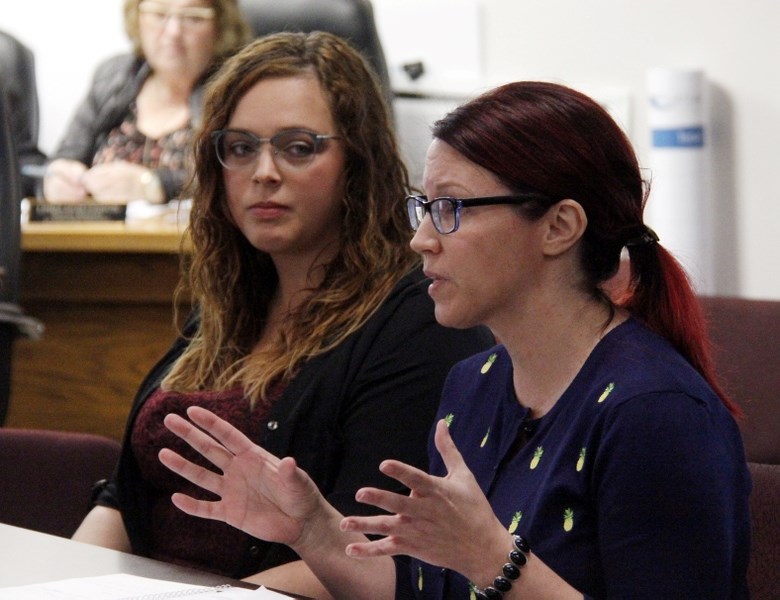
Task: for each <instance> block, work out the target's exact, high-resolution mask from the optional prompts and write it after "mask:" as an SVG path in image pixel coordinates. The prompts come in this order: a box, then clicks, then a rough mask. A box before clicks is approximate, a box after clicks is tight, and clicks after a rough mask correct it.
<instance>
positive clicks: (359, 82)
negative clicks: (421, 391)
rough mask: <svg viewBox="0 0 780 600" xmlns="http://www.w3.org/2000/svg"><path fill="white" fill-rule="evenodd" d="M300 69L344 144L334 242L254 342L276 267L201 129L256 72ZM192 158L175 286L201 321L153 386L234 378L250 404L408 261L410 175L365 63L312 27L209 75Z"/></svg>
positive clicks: (231, 105) (344, 331)
mask: <svg viewBox="0 0 780 600" xmlns="http://www.w3.org/2000/svg"><path fill="white" fill-rule="evenodd" d="M302 74H306V75H309V76H310V75H311V74H313V75H314V76H315V77H316V78H317V80H318V81H319V83H320V85H321V86H322V89H323V92H324V94H325V97H326V98H327V100H328V104H329V106H330V109H331V112H332V115H333V119H334V122H335V123H336V128H337V131H336V133H337V134H338V135H339V136H340V137H341V139H342V140H343V142H344V147H345V181H346V184H345V193H344V197H343V199H342V209H343V210H342V213H343V223H342V229H341V232H340V248H339V251H338V253H337V255H336V256H335V258H334V259H333V260H331V261H330V262H329V263H328V264H327V265H325V267H324V271H325V272H324V277H323V278H322V281H321V283H320V284H319V285H318V286H317V287H316V288H315V289H310V290H307V292H308V296H307V298H306V300H305V301H304V302H303V303H302V305H301V306H299V307H298V308H297V309H296V310H295V311H294V312H293V313H291V314H289V315H287V316H286V318H285V320H284V321H283V323H282V326H281V334H280V335H279V336H278V339H276V340H274V341H273V342H272V344H271V345H270V347H268V348H265V349H263V350H262V351H259V352H258V351H253V349H254V347H255V345H256V343H257V341H258V339H259V338H260V335H261V333H262V331H263V327H264V325H265V320H266V317H267V313H268V306H269V302H270V299H271V298H272V296H273V294H274V291H275V289H276V285H277V283H278V280H277V274H276V270H275V268H274V265H273V263H272V261H271V259H270V257H269V256H268V255H267V254H266V253H264V252H261V251H259V250H257V249H255V248H254V247H253V246H252V245H251V244H250V243H249V242H248V241H247V240H246V238H245V237H244V236H243V234H242V233H241V232H240V231H239V230H238V228H237V227H236V226H235V225H234V224H233V221H232V219H231V217H230V213H229V209H228V204H227V198H226V195H225V188H224V183H223V178H222V169H221V167H220V164H219V162H218V160H217V156H216V152H215V149H214V146H213V144H212V141H211V134H212V132H213V131H216V130H218V129H221V128H223V127H225V126H226V124H227V123H228V121H229V119H230V117H231V115H232V113H233V111H234V110H235V107H236V105H237V104H238V102H239V101H240V99H241V98H242V97H243V96H244V95H245V94H246V93H247V91H249V90H250V89H251V88H252V87H253V86H254V85H255V84H256V83H257V82H259V81H261V80H263V79H266V78H269V77H295V76H300V75H302ZM195 159H196V160H195V163H196V167H195V179H194V182H193V185H192V190H191V194H190V195H191V197H192V198H193V206H192V214H191V218H190V226H189V232H190V239H191V243H192V254H191V260H190V264H189V267H188V268H187V269H186V271H187V272H186V275H185V280H186V281H183V282H182V285H180V288H179V292H180V293H182V292H184V291H185V289H186V288H185V287H184V286H185V285H187V284H188V285H189V291H190V292H191V294H192V298H193V300H194V302H195V303H196V305H197V307H198V309H199V311H200V323H199V326H198V329H197V331H196V332H195V334H194V336H193V337H192V338H191V340H190V343H189V346H188V347H187V349H186V350H185V352H184V354H183V355H182V356H181V357H180V358H179V360H178V361H177V362H176V364H175V365H174V366H173V368H172V370H171V372H170V373H169V374H168V376H167V377H166V378H165V380H164V382H163V384H164V387H166V389H178V390H180V391H194V390H202V389H212V390H220V389H228V388H231V387H234V386H238V385H241V386H243V388H244V391H245V393H246V395H247V396H248V397H249V398H250V399H251V401H252V403H255V402H257V401H261V402H262V401H267V400H268V389H269V385H271V384H272V383H274V382H276V381H281V382H285V381H287V380H289V379H290V378H291V377H292V376H293V375H295V373H296V371H297V369H298V367H299V366H300V365H301V364H302V363H303V362H305V361H307V360H309V359H311V358H312V357H314V356H317V355H319V354H322V353H324V352H327V351H328V350H329V349H332V348H334V347H335V346H337V345H339V344H340V343H342V342H343V341H344V340H345V338H347V337H348V336H349V335H350V334H352V333H353V332H355V331H356V330H357V329H359V328H360V327H361V326H362V325H363V324H364V323H365V322H366V320H367V319H368V318H369V317H370V316H371V314H372V313H373V312H374V311H375V310H376V309H377V308H378V307H379V306H380V305H381V303H382V302H383V301H384V299H385V298H386V297H387V295H388V294H389V293H390V291H391V290H392V288H393V286H394V285H395V284H396V283H397V281H398V280H399V279H400V278H401V277H402V276H403V275H404V274H406V273H408V272H409V271H410V270H411V269H412V268H413V267H414V266H415V265H416V264H417V257H416V256H415V255H414V253H413V252H412V251H411V249H410V248H409V240H410V238H411V229H410V227H409V224H408V222H407V220H406V216H405V212H404V210H403V199H404V196H405V194H406V193H407V192H408V190H409V178H408V173H407V170H406V167H405V166H404V164H403V161H402V159H401V157H400V154H399V150H398V146H397V143H396V139H395V135H394V132H393V127H392V124H391V119H390V116H389V109H388V106H387V104H386V101H385V99H384V95H383V94H382V92H381V91H380V87H379V84H378V82H377V79H376V76H375V75H374V73H373V71H372V70H371V67H369V66H368V63H367V62H366V61H365V60H364V59H363V57H361V55H360V54H359V53H358V52H357V51H356V50H355V49H353V48H352V47H351V46H350V45H349V44H348V43H347V42H345V41H343V40H342V39H340V38H338V37H336V36H333V35H331V34H328V33H322V32H314V33H309V34H304V33H279V34H274V35H271V36H267V37H265V38H261V39H259V40H256V41H255V42H253V43H251V44H250V45H248V46H247V47H246V48H244V49H243V50H242V51H241V52H240V53H238V54H236V55H235V56H233V57H232V58H230V59H229V60H228V61H226V63H225V64H224V65H223V67H222V69H220V71H219V72H218V73H217V74H216V76H215V77H214V78H213V79H212V81H211V83H210V84H209V86H208V89H207V92H206V101H205V110H204V118H203V125H202V127H201V129H200V130H199V132H198V134H197V137H196V140H195Z"/></svg>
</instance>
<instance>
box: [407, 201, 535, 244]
mask: <svg viewBox="0 0 780 600" xmlns="http://www.w3.org/2000/svg"><path fill="white" fill-rule="evenodd" d="M544 198H546V196H543V195H542V194H537V193H529V194H522V195H514V196H482V197H480V198H450V197H447V196H445V197H441V198H433V199H430V200H429V199H428V198H427V197H426V196H407V197H406V211H407V213H408V215H409V224H410V225H411V226H412V229H413V230H414V231H417V229H418V228H419V227H420V224H421V223H422V220H423V219H424V218H425V215H426V213H430V214H431V219H432V220H433V226H434V227H435V228H436V231H438V232H439V233H441V234H448V233H453V232H454V231H457V230H458V227H460V210H461V209H462V208H468V207H470V206H489V205H491V204H525V203H527V202H531V201H532V200H540V199H544Z"/></svg>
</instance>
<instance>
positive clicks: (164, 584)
mask: <svg viewBox="0 0 780 600" xmlns="http://www.w3.org/2000/svg"><path fill="white" fill-rule="evenodd" d="M190 597H193V598H195V597H197V600H241V599H248V598H252V599H253V600H260V599H268V600H289V596H285V595H283V594H278V593H276V592H272V591H270V590H267V589H265V588H262V587H261V588H258V589H256V590H249V589H246V588H239V587H228V588H220V587H206V586H201V585H191V584H188V583H178V582H174V581H167V580H164V579H152V578H149V577H140V576H138V575H128V574H126V573H118V574H115V575H99V576H96V577H77V578H73V579H62V580H59V581H50V582H46V583H36V584H32V585H23V586H16V587H10V588H2V589H0V600H165V599H167V598H190Z"/></svg>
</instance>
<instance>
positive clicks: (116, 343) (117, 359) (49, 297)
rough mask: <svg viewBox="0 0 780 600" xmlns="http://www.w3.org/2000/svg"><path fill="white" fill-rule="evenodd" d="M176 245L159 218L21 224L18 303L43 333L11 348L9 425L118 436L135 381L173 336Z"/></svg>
mask: <svg viewBox="0 0 780 600" xmlns="http://www.w3.org/2000/svg"><path fill="white" fill-rule="evenodd" d="M181 244H182V232H181V229H180V228H179V227H177V226H176V225H175V224H166V223H161V222H148V223H144V224H138V225H125V224H124V223H117V222H107V223H52V222H44V223H29V224H24V225H23V226H22V251H23V254H22V272H21V293H20V296H21V299H20V304H21V305H22V307H23V309H24V310H25V312H26V313H27V314H29V315H31V316H34V317H36V318H38V319H40V320H41V321H43V323H44V325H45V327H46V330H45V332H44V335H43V338H42V339H41V340H38V341H32V340H26V339H19V340H17V341H16V342H15V343H14V349H13V367H12V369H13V370H12V379H11V400H10V405H9V409H8V417H7V420H6V424H7V425H8V426H11V427H37V428H44V429H45V428H49V429H65V430H74V431H87V432H92V433H99V434H102V435H107V436H109V437H112V438H114V439H121V436H122V434H123V432H124V425H125V420H126V418H127V413H128V411H129V409H130V405H131V403H132V400H133V396H134V394H135V392H136V390H137V388H138V385H139V384H140V382H141V380H142V378H143V377H144V375H145V374H146V373H147V372H148V370H149V369H150V368H151V367H152V365H153V364H154V363H155V362H156V361H157V359H158V358H160V356H162V354H163V353H164V352H165V351H166V350H167V348H168V347H169V345H170V344H171V342H172V340H173V339H174V337H175V335H176V328H175V327H174V324H173V291H174V288H175V287H176V284H177V282H178V280H179V255H178V253H179V250H180V247H181ZM185 248H186V245H185Z"/></svg>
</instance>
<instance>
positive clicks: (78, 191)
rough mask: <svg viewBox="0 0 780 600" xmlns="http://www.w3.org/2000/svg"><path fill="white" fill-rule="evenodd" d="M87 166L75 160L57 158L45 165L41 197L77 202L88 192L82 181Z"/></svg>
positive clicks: (50, 200)
mask: <svg viewBox="0 0 780 600" xmlns="http://www.w3.org/2000/svg"><path fill="white" fill-rule="evenodd" d="M86 172H87V166H86V165H85V164H84V163H81V162H79V161H77V160H70V159H67V158H58V159H56V160H53V161H52V162H50V163H49V165H48V166H47V167H46V175H45V176H44V178H43V197H44V198H45V199H46V200H47V201H49V202H62V203H65V202H79V201H80V200H84V199H85V198H86V197H87V196H88V195H89V193H88V192H87V188H86V187H84V183H83V181H82V179H83V177H84V174H85V173H86Z"/></svg>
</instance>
